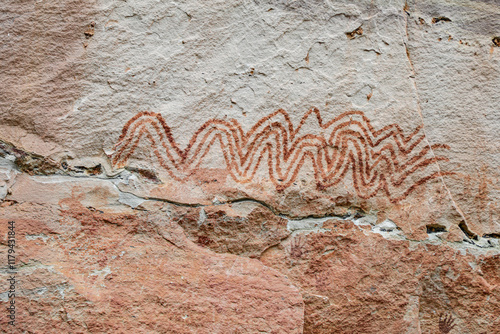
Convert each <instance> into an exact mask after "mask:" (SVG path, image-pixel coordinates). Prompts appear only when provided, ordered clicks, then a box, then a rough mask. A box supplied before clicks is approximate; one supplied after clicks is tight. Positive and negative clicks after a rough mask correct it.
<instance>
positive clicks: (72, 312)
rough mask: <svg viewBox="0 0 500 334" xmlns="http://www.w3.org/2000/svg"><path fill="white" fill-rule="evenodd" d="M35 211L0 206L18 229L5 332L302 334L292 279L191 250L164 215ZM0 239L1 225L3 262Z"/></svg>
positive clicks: (2, 226) (244, 261)
mask: <svg viewBox="0 0 500 334" xmlns="http://www.w3.org/2000/svg"><path fill="white" fill-rule="evenodd" d="M70 202H71V201H70ZM66 204H70V203H69V202H68V203H66ZM33 208H35V206H33V205H31V204H18V205H11V206H9V207H5V208H1V215H2V217H6V216H8V217H9V219H10V220H14V221H15V224H16V238H17V256H18V263H19V269H18V274H17V278H18V279H19V283H18V287H17V289H18V295H17V298H16V303H17V318H16V322H17V324H16V327H15V329H14V330H13V331H11V332H12V333H24V332H26V331H28V332H35V333H60V332H67V333H69V332H71V333H87V332H91V333H131V332H134V333H193V332H195V333H207V334H208V333H210V334H211V333H243V332H252V333H255V332H262V333H283V332H286V333H302V326H303V302H302V298H301V296H300V293H299V291H298V290H297V288H295V287H294V286H293V285H292V284H291V282H290V280H288V279H287V278H286V277H285V276H284V275H283V274H280V273H279V272H278V271H276V270H274V269H271V268H268V267H265V266H263V265H262V264H261V263H260V262H259V261H258V260H253V259H248V258H245V257H237V256H234V255H227V254H224V255H223V254H215V253H213V252H212V251H209V250H207V249H204V248H201V247H199V246H197V245H195V244H193V243H192V242H190V241H189V240H187V239H186V238H185V236H184V234H183V231H182V229H181V228H180V227H179V226H178V225H177V224H176V223H175V222H169V221H168V219H166V218H165V213H162V212H158V213H157V214H147V213H143V214H141V213H140V214H136V215H120V214H106V213H100V212H98V211H91V210H88V209H85V208H83V207H81V206H80V207H78V206H75V205H72V206H71V209H69V210H63V211H61V212H60V213H57V212H54V211H50V210H47V208H41V207H39V210H37V211H34V210H32V209H33ZM6 233H7V222H6V220H5V219H2V220H1V221H0V236H1V238H2V239H1V240H2V246H1V248H0V249H1V252H0V256H1V257H2V258H6V250H7V247H6V237H5V236H6ZM1 276H2V290H3V291H5V282H6V276H7V275H6V274H5V273H3V274H2V275H1ZM1 305H2V309H3V308H4V306H5V305H6V298H5V297H2V302H1ZM1 319H2V320H1V326H2V328H8V325H7V319H6V318H5V317H4V316H2V318H1Z"/></svg>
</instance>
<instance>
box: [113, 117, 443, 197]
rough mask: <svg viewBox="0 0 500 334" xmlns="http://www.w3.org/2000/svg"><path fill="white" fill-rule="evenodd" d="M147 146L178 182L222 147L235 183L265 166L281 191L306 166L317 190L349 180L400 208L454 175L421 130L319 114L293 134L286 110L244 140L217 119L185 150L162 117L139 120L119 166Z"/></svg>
mask: <svg viewBox="0 0 500 334" xmlns="http://www.w3.org/2000/svg"><path fill="white" fill-rule="evenodd" d="M314 117H315V118H314ZM305 124H307V126H304V125H305ZM142 139H145V140H147V141H149V143H150V145H151V149H152V150H153V153H154V154H155V156H156V157H157V159H158V161H159V163H160V165H161V166H162V167H163V168H164V169H165V170H166V171H168V173H169V175H170V176H171V177H172V178H174V179H176V180H179V181H182V180H186V178H188V177H189V175H190V174H192V173H193V172H194V171H195V170H196V169H197V168H199V166H200V164H201V163H202V161H203V160H204V158H205V157H206V156H207V153H208V152H209V150H210V148H211V147H212V146H213V145H214V144H215V143H216V142H218V143H219V144H220V147H221V152H220V154H222V155H223V157H224V160H225V162H226V168H227V169H228V172H229V174H230V175H231V177H232V178H233V179H234V180H235V181H236V182H238V183H247V182H251V181H252V180H254V179H255V176H256V172H257V169H258V167H259V166H260V165H261V164H267V169H268V173H269V175H268V178H269V180H270V181H271V182H272V183H273V184H274V185H275V186H276V187H277V189H278V190H279V191H280V190H283V189H285V188H287V187H289V186H291V185H292V184H293V183H294V182H295V181H296V179H297V176H298V174H299V171H300V170H301V168H302V167H303V165H304V163H305V161H306V159H309V160H310V161H311V163H312V168H313V171H314V177H315V181H316V185H317V187H318V189H320V190H325V189H327V188H330V187H334V186H336V185H338V184H339V183H340V182H342V181H343V180H345V179H346V178H347V176H348V174H349V173H350V174H351V179H352V184H353V187H354V189H355V190H356V193H357V195H358V196H359V197H361V198H365V199H366V198H370V197H373V196H375V195H376V194H377V193H379V192H382V193H384V194H385V195H386V196H387V197H389V198H390V199H391V200H392V201H399V200H401V199H403V198H405V197H406V196H407V195H408V194H409V193H411V192H412V191H413V190H414V189H415V188H416V187H417V186H419V185H421V184H423V183H425V182H427V181H429V180H431V179H434V178H437V177H440V176H442V175H445V174H449V173H443V172H440V171H439V168H437V166H436V165H435V164H434V163H435V162H437V161H439V160H447V158H445V157H443V156H439V155H437V156H436V155H435V153H434V150H436V149H449V147H448V146H447V145H444V144H436V145H429V144H428V143H426V140H425V135H424V133H423V131H422V126H418V127H417V128H416V129H415V130H414V131H413V132H411V133H409V134H408V135H405V134H404V132H403V130H402V129H401V127H400V126H399V125H397V124H389V125H387V126H385V127H383V128H381V129H379V130H375V129H374V127H373V126H372V125H371V122H370V120H369V119H368V118H367V117H366V116H365V115H364V113H363V112H361V111H349V112H345V113H343V114H341V115H339V116H338V117H336V118H335V119H333V120H331V121H329V122H327V123H323V120H322V118H321V115H320V112H319V111H318V110H317V109H311V110H310V111H308V112H307V113H306V114H305V115H304V117H302V119H301V121H300V123H299V125H298V126H297V127H296V128H294V125H293V124H292V122H291V120H290V116H289V115H288V113H287V112H286V111H284V110H282V109H280V110H278V111H276V112H274V113H272V114H270V115H268V116H266V117H263V118H262V119H261V120H259V121H258V122H257V123H256V124H255V125H254V126H253V127H252V128H251V129H250V130H249V131H248V132H246V133H245V131H243V129H242V127H241V125H240V124H239V123H238V121H236V120H234V119H233V120H230V121H226V120H220V119H211V120H209V121H207V122H206V123H205V124H203V126H201V127H200V128H199V129H198V130H197V131H196V132H195V133H194V135H193V136H192V138H191V140H190V141H189V144H188V145H187V147H186V148H184V149H181V148H180V147H179V145H178V144H177V143H176V141H175V140H174V138H173V136H172V131H171V128H170V127H169V126H168V125H167V123H166V122H165V120H164V119H163V117H162V116H161V115H160V114H158V113H154V112H141V113H138V114H137V115H135V116H134V117H133V118H132V119H130V120H129V121H128V122H127V124H125V126H124V127H123V130H122V134H121V136H120V138H119V140H118V143H117V144H116V146H115V153H114V155H113V157H112V163H113V165H114V166H115V167H123V166H124V165H125V164H126V163H127V161H128V159H129V158H130V157H131V155H132V154H133V153H134V151H135V150H136V148H137V147H138V145H139V144H140V143H141V140H142ZM309 166H311V165H309Z"/></svg>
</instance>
